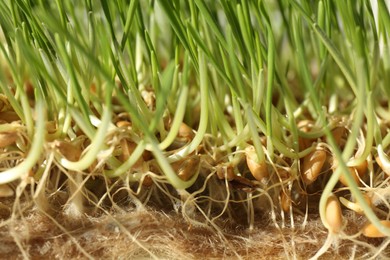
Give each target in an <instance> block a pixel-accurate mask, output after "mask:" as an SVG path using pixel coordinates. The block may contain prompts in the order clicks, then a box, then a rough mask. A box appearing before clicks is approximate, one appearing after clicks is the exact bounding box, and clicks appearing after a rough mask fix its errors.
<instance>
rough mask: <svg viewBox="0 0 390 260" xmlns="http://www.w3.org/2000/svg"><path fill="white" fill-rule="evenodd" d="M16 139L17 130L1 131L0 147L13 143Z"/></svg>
mask: <svg viewBox="0 0 390 260" xmlns="http://www.w3.org/2000/svg"><path fill="white" fill-rule="evenodd" d="M17 139H18V133H17V132H1V133H0V148H3V147H7V146H8V145H11V144H14V143H15V142H16V140H17Z"/></svg>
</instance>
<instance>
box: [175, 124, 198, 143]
mask: <svg viewBox="0 0 390 260" xmlns="http://www.w3.org/2000/svg"><path fill="white" fill-rule="evenodd" d="M194 135H195V134H194V132H193V129H192V128H191V127H189V126H188V125H187V124H185V123H181V124H180V127H179V132H178V133H177V136H178V137H181V138H184V139H186V140H192V138H193V137H194Z"/></svg>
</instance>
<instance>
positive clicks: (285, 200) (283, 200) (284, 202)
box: [280, 190, 291, 212]
mask: <svg viewBox="0 0 390 260" xmlns="http://www.w3.org/2000/svg"><path fill="white" fill-rule="evenodd" d="M280 206H281V207H282V210H283V211H284V212H288V211H290V206H291V197H290V195H289V194H286V192H285V191H283V190H282V191H281V192H280Z"/></svg>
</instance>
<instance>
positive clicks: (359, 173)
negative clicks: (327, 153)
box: [333, 160, 368, 186]
mask: <svg viewBox="0 0 390 260" xmlns="http://www.w3.org/2000/svg"><path fill="white" fill-rule="evenodd" d="M336 167H337V162H336V161H335V163H334V165H333V169H334V170H335V169H336ZM367 167H368V163H367V160H365V161H363V162H362V163H361V164H359V165H356V166H350V167H348V169H349V172H350V173H351V175H352V177H353V179H354V181H355V183H356V185H360V178H362V177H363V176H364V174H365V173H366V172H367ZM339 181H340V182H341V183H342V184H343V185H344V186H348V183H347V180H346V178H345V177H344V175H343V174H341V175H340V178H339Z"/></svg>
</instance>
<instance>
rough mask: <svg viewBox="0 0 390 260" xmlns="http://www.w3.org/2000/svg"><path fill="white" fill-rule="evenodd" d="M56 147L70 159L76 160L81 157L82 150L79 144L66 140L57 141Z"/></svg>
mask: <svg viewBox="0 0 390 260" xmlns="http://www.w3.org/2000/svg"><path fill="white" fill-rule="evenodd" d="M55 147H56V148H57V149H58V150H59V152H60V153H61V154H62V155H63V156H64V157H65V158H66V159H67V160H69V161H72V162H76V161H78V160H79V159H80V157H81V153H82V151H81V147H80V145H79V144H75V143H71V142H66V141H55Z"/></svg>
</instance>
